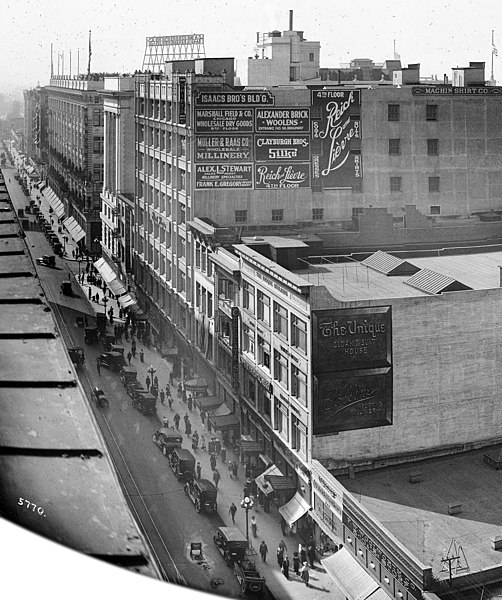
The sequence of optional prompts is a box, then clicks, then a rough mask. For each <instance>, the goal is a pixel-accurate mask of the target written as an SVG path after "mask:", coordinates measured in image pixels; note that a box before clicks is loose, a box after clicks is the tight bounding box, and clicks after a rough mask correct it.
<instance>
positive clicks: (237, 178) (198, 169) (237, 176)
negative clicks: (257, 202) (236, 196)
mask: <svg viewBox="0 0 502 600" xmlns="http://www.w3.org/2000/svg"><path fill="white" fill-rule="evenodd" d="M252 187H253V165H252V164H244V163H240V164H238V163H235V164H196V165H195V188H196V189H197V190H207V189H222V188H223V189H224V188H241V189H242V188H247V189H250V188H252Z"/></svg>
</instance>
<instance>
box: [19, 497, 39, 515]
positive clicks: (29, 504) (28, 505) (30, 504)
mask: <svg viewBox="0 0 502 600" xmlns="http://www.w3.org/2000/svg"><path fill="white" fill-rule="evenodd" d="M17 503H18V504H19V506H24V507H25V508H27V509H28V510H29V509H30V508H31V510H32V512H35V510H36V511H37V513H38V514H39V515H44V516H45V511H44V509H43V508H42V507H41V506H37V505H36V504H35V503H34V502H30V501H29V500H25V499H24V498H19V500H18V501H17Z"/></svg>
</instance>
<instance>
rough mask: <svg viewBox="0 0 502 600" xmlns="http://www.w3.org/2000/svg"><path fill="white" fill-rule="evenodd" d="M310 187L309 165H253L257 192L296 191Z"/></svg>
mask: <svg viewBox="0 0 502 600" xmlns="http://www.w3.org/2000/svg"><path fill="white" fill-rule="evenodd" d="M306 187H310V164H309V163H290V164H277V163H266V164H255V188H256V189H257V190H279V189H295V188H296V189H297V188H306Z"/></svg>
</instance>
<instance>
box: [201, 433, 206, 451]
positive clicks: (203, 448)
mask: <svg viewBox="0 0 502 600" xmlns="http://www.w3.org/2000/svg"><path fill="white" fill-rule="evenodd" d="M200 447H201V449H202V450H205V449H206V436H205V435H201V436H200Z"/></svg>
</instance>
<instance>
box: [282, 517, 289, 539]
mask: <svg viewBox="0 0 502 600" xmlns="http://www.w3.org/2000/svg"><path fill="white" fill-rule="evenodd" d="M287 526H288V524H287V523H286V521H285V520H284V517H282V516H281V531H282V535H288V534H287V533H286V527H287Z"/></svg>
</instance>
